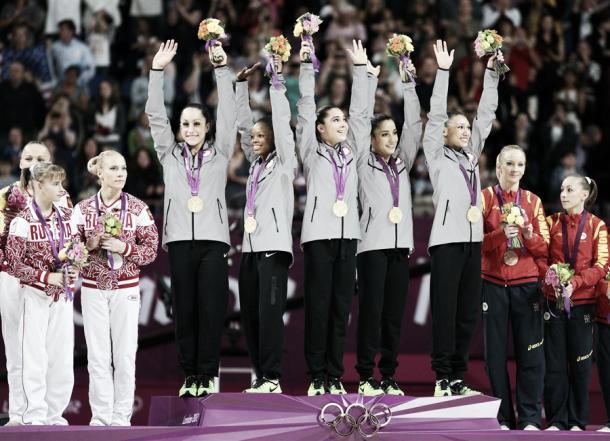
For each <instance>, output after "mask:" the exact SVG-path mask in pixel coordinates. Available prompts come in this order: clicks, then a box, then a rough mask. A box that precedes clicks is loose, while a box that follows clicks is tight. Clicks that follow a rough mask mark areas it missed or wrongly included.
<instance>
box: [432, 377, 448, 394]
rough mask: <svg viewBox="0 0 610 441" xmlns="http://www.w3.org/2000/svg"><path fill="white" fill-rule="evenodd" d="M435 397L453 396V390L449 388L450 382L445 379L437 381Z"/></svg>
mask: <svg viewBox="0 0 610 441" xmlns="http://www.w3.org/2000/svg"><path fill="white" fill-rule="evenodd" d="M434 396H435V397H450V396H451V388H450V387H449V380H447V379H446V378H443V379H441V380H436V385H435V386H434Z"/></svg>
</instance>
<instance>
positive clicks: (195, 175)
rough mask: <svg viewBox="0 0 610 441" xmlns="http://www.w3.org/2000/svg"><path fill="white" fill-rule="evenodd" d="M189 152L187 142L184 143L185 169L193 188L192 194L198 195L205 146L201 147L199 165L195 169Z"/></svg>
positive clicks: (198, 154)
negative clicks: (192, 166)
mask: <svg viewBox="0 0 610 441" xmlns="http://www.w3.org/2000/svg"><path fill="white" fill-rule="evenodd" d="M189 153H190V152H189V149H188V147H187V145H186V143H184V144H183V145H182V162H183V163H184V169H185V170H186V179H187V180H188V183H189V187H190V188H191V196H197V195H198V194H199V183H200V182H201V166H202V165H203V148H200V149H199V151H198V152H197V165H196V166H195V168H194V169H191V167H190V165H189Z"/></svg>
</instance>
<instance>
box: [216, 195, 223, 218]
mask: <svg viewBox="0 0 610 441" xmlns="http://www.w3.org/2000/svg"><path fill="white" fill-rule="evenodd" d="M216 204H217V205H218V219H220V223H221V224H223V223H224V222H223V221H222V204H221V203H220V199H218V198H216Z"/></svg>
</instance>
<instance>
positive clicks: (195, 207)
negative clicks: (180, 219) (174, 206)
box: [186, 196, 203, 213]
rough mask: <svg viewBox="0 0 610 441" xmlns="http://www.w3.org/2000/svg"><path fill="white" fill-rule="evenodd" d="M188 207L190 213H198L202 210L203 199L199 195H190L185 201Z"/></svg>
mask: <svg viewBox="0 0 610 441" xmlns="http://www.w3.org/2000/svg"><path fill="white" fill-rule="evenodd" d="M186 205H187V207H188V209H189V211H190V212H192V213H199V212H200V211H201V210H203V199H201V198H200V197H199V196H192V197H191V198H190V199H189V200H188V202H187V203H186Z"/></svg>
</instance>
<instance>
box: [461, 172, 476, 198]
mask: <svg viewBox="0 0 610 441" xmlns="http://www.w3.org/2000/svg"><path fill="white" fill-rule="evenodd" d="M460 171H461V172H462V175H464V180H465V181H466V187H468V193H470V206H471V207H476V206H477V180H476V179H474V180H473V179H470V178H469V177H468V172H467V171H466V169H465V168H464V166H463V165H462V164H460ZM473 174H474V172H473Z"/></svg>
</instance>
